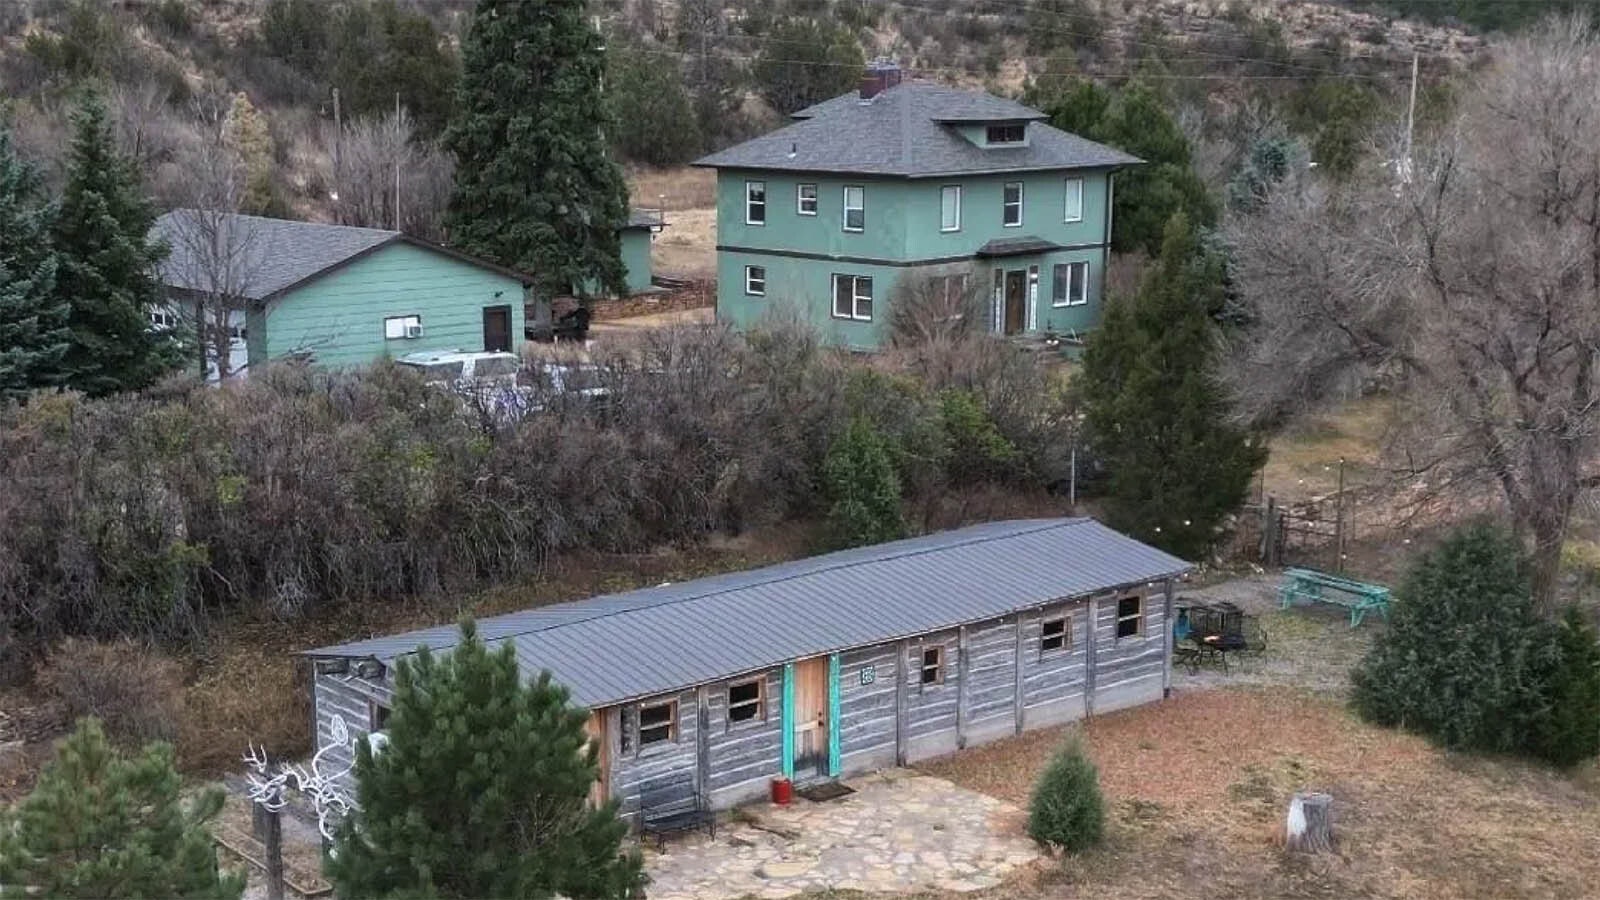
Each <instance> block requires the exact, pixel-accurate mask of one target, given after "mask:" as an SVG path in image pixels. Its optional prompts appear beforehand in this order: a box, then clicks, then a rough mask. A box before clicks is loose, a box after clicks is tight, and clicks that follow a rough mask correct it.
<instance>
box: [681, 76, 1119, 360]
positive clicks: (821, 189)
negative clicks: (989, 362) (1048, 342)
mask: <svg viewBox="0 0 1600 900" xmlns="http://www.w3.org/2000/svg"><path fill="white" fill-rule="evenodd" d="M794 118H795V119H796V121H795V123H794V124H792V125H789V126H787V127H784V128H781V129H779V130H777V131H774V132H772V133H770V134H767V135H764V136H762V137H758V138H756V139H754V140H750V141H746V142H745V143H742V144H739V145H737V146H734V147H730V148H728V149H726V150H723V151H721V152H718V153H713V154H711V155H710V156H707V157H705V158H703V159H701V160H699V161H698V162H696V165H699V166H706V167H711V168H715V169H716V170H717V317H718V319H720V320H723V321H727V322H731V323H733V324H734V325H736V326H747V325H750V324H752V323H754V322H756V321H759V320H760V319H762V318H763V317H766V316H769V315H789V316H794V315H798V316H799V317H800V318H801V319H802V320H804V321H807V322H810V323H812V324H813V325H815V326H816V327H817V328H818V329H819V330H820V331H821V333H822V334H823V335H824V337H825V338H826V339H827V340H828V341H829V342H830V343H834V344H837V345H841V346H847V347H857V348H875V347H878V346H880V345H881V344H882V343H883V342H884V341H885V340H886V339H887V337H888V327H887V323H888V320H889V317H890V306H891V304H893V302H894V300H895V296H896V289H897V286H902V285H909V284H911V283H912V281H911V280H912V279H918V280H923V279H925V281H923V282H922V283H924V284H927V283H932V284H934V285H937V286H938V288H937V289H939V290H960V291H962V292H963V293H964V294H968V296H970V295H971V294H970V293H968V292H972V293H976V294H977V295H978V296H979V297H980V298H981V299H980V300H979V302H978V304H977V305H978V306H979V307H980V308H981V315H983V317H984V321H983V326H984V327H985V328H986V329H987V330H989V331H992V332H994V333H997V334H1026V333H1035V334H1038V333H1045V332H1053V333H1056V334H1058V335H1061V336H1063V337H1065V338H1069V339H1070V338H1072V337H1075V336H1078V335H1081V334H1083V333H1084V332H1086V331H1088V330H1090V329H1092V328H1093V327H1094V326H1095V324H1096V323H1097V322H1098V321H1099V317H1100V308H1101V292H1102V285H1103V283H1104V280H1105V268H1106V261H1107V258H1108V253H1109V249H1108V248H1109V246H1110V239H1111V190H1112V175H1113V173H1114V172H1116V171H1117V170H1118V169H1119V168H1121V167H1123V166H1129V165H1135V164H1137V163H1138V162H1139V160H1138V159H1137V158H1135V157H1132V156H1129V155H1128V154H1126V153H1123V152H1121V151H1120V150H1116V149H1114V148H1111V147H1107V146H1104V145H1102V144H1097V143H1095V142H1093V141H1090V140H1086V139H1084V138H1081V137H1078V136H1077V135H1073V134H1068V133H1067V132H1065V131H1062V130H1060V129H1058V128H1052V127H1051V126H1049V125H1047V124H1046V123H1045V122H1043V121H1041V120H1043V119H1044V118H1046V117H1045V115H1044V114H1043V113H1040V112H1039V111H1037V110H1034V109H1030V108H1028V107H1026V106H1023V105H1022V104H1020V103H1016V102H1013V101H1011V100H1005V99H1002V98H999V97H995V96H993V95H990V94H985V93H981V92H975V91H965V90H958V89H955V88H951V87H946V86H942V85H936V84H929V83H923V82H917V81H905V82H902V80H901V76H900V70H899V69H898V68H897V67H895V66H893V65H885V64H882V63H878V64H874V65H873V66H871V67H869V68H868V70H867V72H866V74H865V76H864V77H863V79H862V83H861V89H860V90H859V91H855V92H851V93H849V94H845V95H843V96H839V97H835V98H833V99H832V100H827V101H824V102H822V103H819V104H816V105H814V106H811V107H808V108H806V109H803V110H801V111H800V112H798V113H795V115H794ZM908 289H909V288H908Z"/></svg>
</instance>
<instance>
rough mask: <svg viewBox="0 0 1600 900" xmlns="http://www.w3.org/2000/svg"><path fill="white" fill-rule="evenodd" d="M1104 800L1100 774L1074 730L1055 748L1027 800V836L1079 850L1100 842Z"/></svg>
mask: <svg viewBox="0 0 1600 900" xmlns="http://www.w3.org/2000/svg"><path fill="white" fill-rule="evenodd" d="M1104 830H1105V802H1104V801H1103V800H1102V799H1101V797H1100V774H1099V772H1098V771H1097V770H1096V769H1095V765H1094V762H1093V761H1091V760H1090V759H1089V755H1088V754H1087V753H1086V752H1085V751H1084V749H1083V742H1082V740H1081V739H1080V738H1079V737H1078V736H1077V735H1076V734H1073V735H1071V736H1069V737H1068V738H1067V741H1066V743H1065V744H1063V745H1062V746H1061V748H1060V749H1059V750H1057V751H1056V754H1055V756H1054V757H1052V758H1051V760H1050V765H1049V767H1048V768H1046V769H1045V770H1044V773H1043V774H1042V775H1040V776H1039V783H1038V784H1036V785H1034V788H1033V797H1032V799H1031V800H1029V802H1028V836H1029V837H1031V838H1033V839H1034V840H1036V841H1038V842H1039V843H1041V844H1044V845H1046V846H1049V847H1058V848H1060V849H1062V850H1065V851H1067V852H1069V853H1077V852H1078V851H1080V850H1085V849H1087V848H1089V847H1092V846H1094V845H1095V844H1097V843H1099V842H1100V836H1101V834H1102V833H1103V832H1104Z"/></svg>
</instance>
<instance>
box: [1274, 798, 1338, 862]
mask: <svg viewBox="0 0 1600 900" xmlns="http://www.w3.org/2000/svg"><path fill="white" fill-rule="evenodd" d="M1284 833H1285V836H1286V842H1285V843H1286V846H1288V848H1289V849H1290V850H1299V851H1303V852H1306V853H1328V852H1331V851H1332V850H1333V797H1332V796H1330V795H1328V794H1295V795H1294V797H1293V798H1291V799H1290V800H1289V821H1288V823H1287V825H1286V826H1285V832H1284Z"/></svg>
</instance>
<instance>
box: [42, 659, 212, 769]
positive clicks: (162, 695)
mask: <svg viewBox="0 0 1600 900" xmlns="http://www.w3.org/2000/svg"><path fill="white" fill-rule="evenodd" d="M38 683H39V686H40V687H42V688H44V689H45V691H46V693H48V694H49V695H51V696H52V697H54V698H55V699H56V700H57V701H59V702H60V703H61V704H62V706H63V707H64V708H65V709H66V711H67V714H68V715H70V716H71V717H72V718H74V719H80V718H84V717H88V716H92V717H94V718H96V719H99V720H100V721H101V722H102V723H103V724H104V725H105V729H106V731H107V732H109V733H110V734H111V736H112V737H113V738H116V739H117V740H119V741H121V742H124V743H126V744H129V745H134V746H137V745H140V744H144V743H146V742H148V741H154V740H162V741H174V740H176V739H177V737H178V725H179V720H180V716H181V713H182V703H183V671H182V670H181V669H180V668H179V666H178V664H177V663H175V662H173V661H172V660H170V659H167V658H166V657H164V656H161V655H160V654H158V653H154V652H152V651H151V650H150V648H148V647H141V646H139V645H138V644H135V643H133V642H132V641H125V640H124V641H107V642H103V643H102V642H97V641H90V640H85V639H83V638H68V639H67V640H65V641H62V642H61V644H60V646H58V647H56V648H55V649H54V650H53V651H51V653H50V656H49V658H48V659H47V660H46V661H45V663H44V664H43V665H41V666H40V667H39V672H38Z"/></svg>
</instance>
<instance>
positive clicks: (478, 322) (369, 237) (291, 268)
mask: <svg viewBox="0 0 1600 900" xmlns="http://www.w3.org/2000/svg"><path fill="white" fill-rule="evenodd" d="M155 232H156V234H157V235H158V236H159V237H161V238H162V239H163V240H165V241H166V242H167V243H168V244H169V246H170V247H171V253H170V255H169V256H168V258H167V259H166V261H165V262H164V263H163V264H162V268H161V277H162V281H163V282H164V283H165V285H166V288H167V292H168V296H169V297H170V298H171V300H172V305H171V309H170V310H168V311H166V314H172V313H173V312H179V313H180V314H181V313H183V312H185V311H186V312H187V314H188V315H190V316H192V315H194V313H193V310H194V308H195V306H196V305H197V304H203V305H211V306H215V305H217V304H221V305H223V306H225V307H226V308H227V309H229V310H230V312H229V316H230V325H231V327H232V331H233V344H234V346H233V352H232V353H231V354H230V360H229V363H228V365H227V366H226V369H225V372H226V374H228V375H229V376H232V375H237V374H243V373H246V372H248V371H249V370H251V369H259V368H262V367H263V366H264V365H266V364H267V363H269V362H273V361H277V360H284V359H305V360H309V361H311V362H313V363H315V364H317V365H320V366H327V367H350V366H359V365H365V364H368V363H372V362H374V361H376V360H379V359H382V358H384V357H400V356H404V355H406V354H409V353H414V352H417V351H423V350H463V351H474V350H490V351H494V350H498V351H510V352H517V351H518V350H519V349H520V347H521V344H522V335H523V317H524V311H523V304H524V300H525V296H524V295H525V291H526V286H527V285H528V284H529V282H530V280H531V279H530V278H529V277H528V276H526V275H524V274H522V273H519V272H516V271H513V270H511V269H507V268H505V267H503V266H498V265H495V264H493V263H490V262H486V261H484V260H481V259H477V258H474V257H471V256H468V255H466V254H464V253H460V252H458V251H455V250H451V249H449V248H447V247H443V246H440V245H438V244H434V243H431V242H428V241H424V240H421V239H419V238H415V237H412V236H410V235H406V234H402V233H401V232H398V231H388V230H384V229H378V228H356V227H352V226H347V225H325V224H321V223H316V222H299V221H292V220H287V219H271V218H263V217H259V216H245V215H236V214H228V213H216V212H206V211H198V210H175V211H173V212H170V213H167V214H166V215H164V216H162V217H161V218H160V219H158V220H157V222H156V226H155ZM216 362H217V361H216V360H214V359H208V369H209V370H210V373H211V374H212V375H213V376H215V374H216V372H217V365H216Z"/></svg>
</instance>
